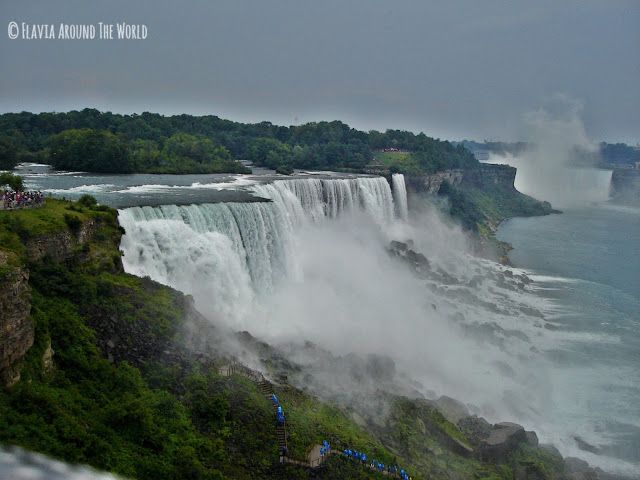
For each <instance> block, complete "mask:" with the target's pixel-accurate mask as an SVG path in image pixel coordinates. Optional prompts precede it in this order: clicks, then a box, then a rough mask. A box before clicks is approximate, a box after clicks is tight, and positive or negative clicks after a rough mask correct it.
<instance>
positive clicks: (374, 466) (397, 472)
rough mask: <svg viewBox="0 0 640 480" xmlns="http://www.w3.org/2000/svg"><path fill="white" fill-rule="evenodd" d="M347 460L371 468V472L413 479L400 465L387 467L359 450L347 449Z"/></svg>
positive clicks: (405, 479)
mask: <svg viewBox="0 0 640 480" xmlns="http://www.w3.org/2000/svg"><path fill="white" fill-rule="evenodd" d="M342 453H343V454H344V455H345V456H346V457H347V458H350V459H352V460H355V461H356V462H359V463H361V464H362V465H364V466H366V467H369V468H370V469H371V470H377V471H378V472H381V473H384V472H386V473H387V475H392V476H399V477H400V478H401V479H402V480H412V478H413V477H411V476H410V475H409V474H408V473H407V472H406V470H405V469H404V468H400V467H399V466H398V465H385V464H384V463H382V462H379V461H377V460H370V461H369V460H368V457H367V454H366V453H363V452H358V451H357V450H350V449H346V450H343V452H342Z"/></svg>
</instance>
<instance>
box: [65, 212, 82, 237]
mask: <svg viewBox="0 0 640 480" xmlns="http://www.w3.org/2000/svg"><path fill="white" fill-rule="evenodd" d="M64 222H65V223H66V224H67V226H68V227H69V228H70V229H71V231H72V232H73V233H78V232H79V231H80V227H81V226H82V220H80V218H79V217H76V216H75V215H71V214H69V213H65V214H64Z"/></svg>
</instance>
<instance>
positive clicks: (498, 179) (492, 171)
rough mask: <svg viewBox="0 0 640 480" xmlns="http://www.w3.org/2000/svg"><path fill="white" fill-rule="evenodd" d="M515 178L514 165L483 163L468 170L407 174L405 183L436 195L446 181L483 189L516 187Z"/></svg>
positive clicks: (410, 187)
mask: <svg viewBox="0 0 640 480" xmlns="http://www.w3.org/2000/svg"><path fill="white" fill-rule="evenodd" d="M515 178H516V169H515V168H514V167H510V166H509V165H493V164H485V163H482V164H480V165H479V166H478V168H473V169H468V170H457V169H455V170H444V171H442V172H436V173H432V174H431V175H405V183H406V185H407V189H408V190H411V191H413V192H416V193H428V194H431V195H435V194H437V193H438V191H439V190H440V186H441V185H442V184H443V183H444V182H445V181H446V182H448V183H449V184H450V185H452V186H454V187H457V186H462V187H465V186H468V187H475V188H480V189H483V188H488V187H491V188H494V187H495V186H501V187H503V188H508V189H515V187H514V184H513V182H514V181H515Z"/></svg>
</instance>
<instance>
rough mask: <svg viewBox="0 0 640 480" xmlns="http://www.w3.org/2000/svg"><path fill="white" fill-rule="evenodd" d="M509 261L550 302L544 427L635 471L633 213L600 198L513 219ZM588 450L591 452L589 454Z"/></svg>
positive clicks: (637, 235)
mask: <svg viewBox="0 0 640 480" xmlns="http://www.w3.org/2000/svg"><path fill="white" fill-rule="evenodd" d="M498 237H499V238H500V240H504V241H506V242H509V243H510V244H512V245H513V247H514V249H513V250H512V251H511V252H510V255H509V258H510V259H511V262H512V263H513V264H514V265H515V266H516V267H521V268H523V269H526V270H527V271H528V272H530V273H531V276H532V278H533V279H534V280H535V281H536V284H537V285H538V287H537V288H538V295H540V296H543V297H545V298H546V299H548V300H549V301H550V302H551V309H550V311H549V312H548V313H547V320H549V321H550V323H552V325H553V328H554V329H556V331H555V333H556V335H557V338H556V341H555V342H553V343H550V344H549V345H548V347H547V348H546V350H545V355H546V357H547V358H548V359H549V360H550V361H551V363H552V365H553V368H550V369H548V374H549V377H550V378H549V384H550V394H549V400H548V406H547V409H548V410H547V414H546V415H545V418H546V420H547V424H546V425H541V426H539V428H540V429H542V430H543V435H544V434H545V432H544V431H546V432H548V434H549V435H551V436H552V437H555V443H556V444H557V445H558V446H559V447H560V449H561V450H562V452H563V453H564V454H569V455H574V456H579V457H581V458H585V459H586V460H588V461H589V462H590V463H592V464H594V465H598V466H600V467H602V468H603V469H605V470H610V471H616V472H620V473H625V474H628V475H633V476H634V478H635V476H637V475H638V472H640V209H637V208H635V209H634V208H630V207H623V206H616V205H612V204H609V203H601V204H597V205H591V206H588V207H583V208H578V209H569V210H566V211H565V212H564V213H563V214H561V215H550V216H547V217H536V218H516V219H511V220H509V221H507V222H505V223H504V224H503V225H502V226H501V227H500V229H499V231H498ZM587 450H591V451H587Z"/></svg>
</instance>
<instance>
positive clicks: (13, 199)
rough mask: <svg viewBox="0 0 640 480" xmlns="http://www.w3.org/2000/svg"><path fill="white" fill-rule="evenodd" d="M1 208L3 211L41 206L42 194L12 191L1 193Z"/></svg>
mask: <svg viewBox="0 0 640 480" xmlns="http://www.w3.org/2000/svg"><path fill="white" fill-rule="evenodd" d="M1 193H2V208H4V209H5V210H8V209H12V208H24V207H33V206H36V205H41V204H42V203H43V202H44V194H43V193H42V192H39V191H38V192H14V191H12V190H6V191H2V192H1Z"/></svg>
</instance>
